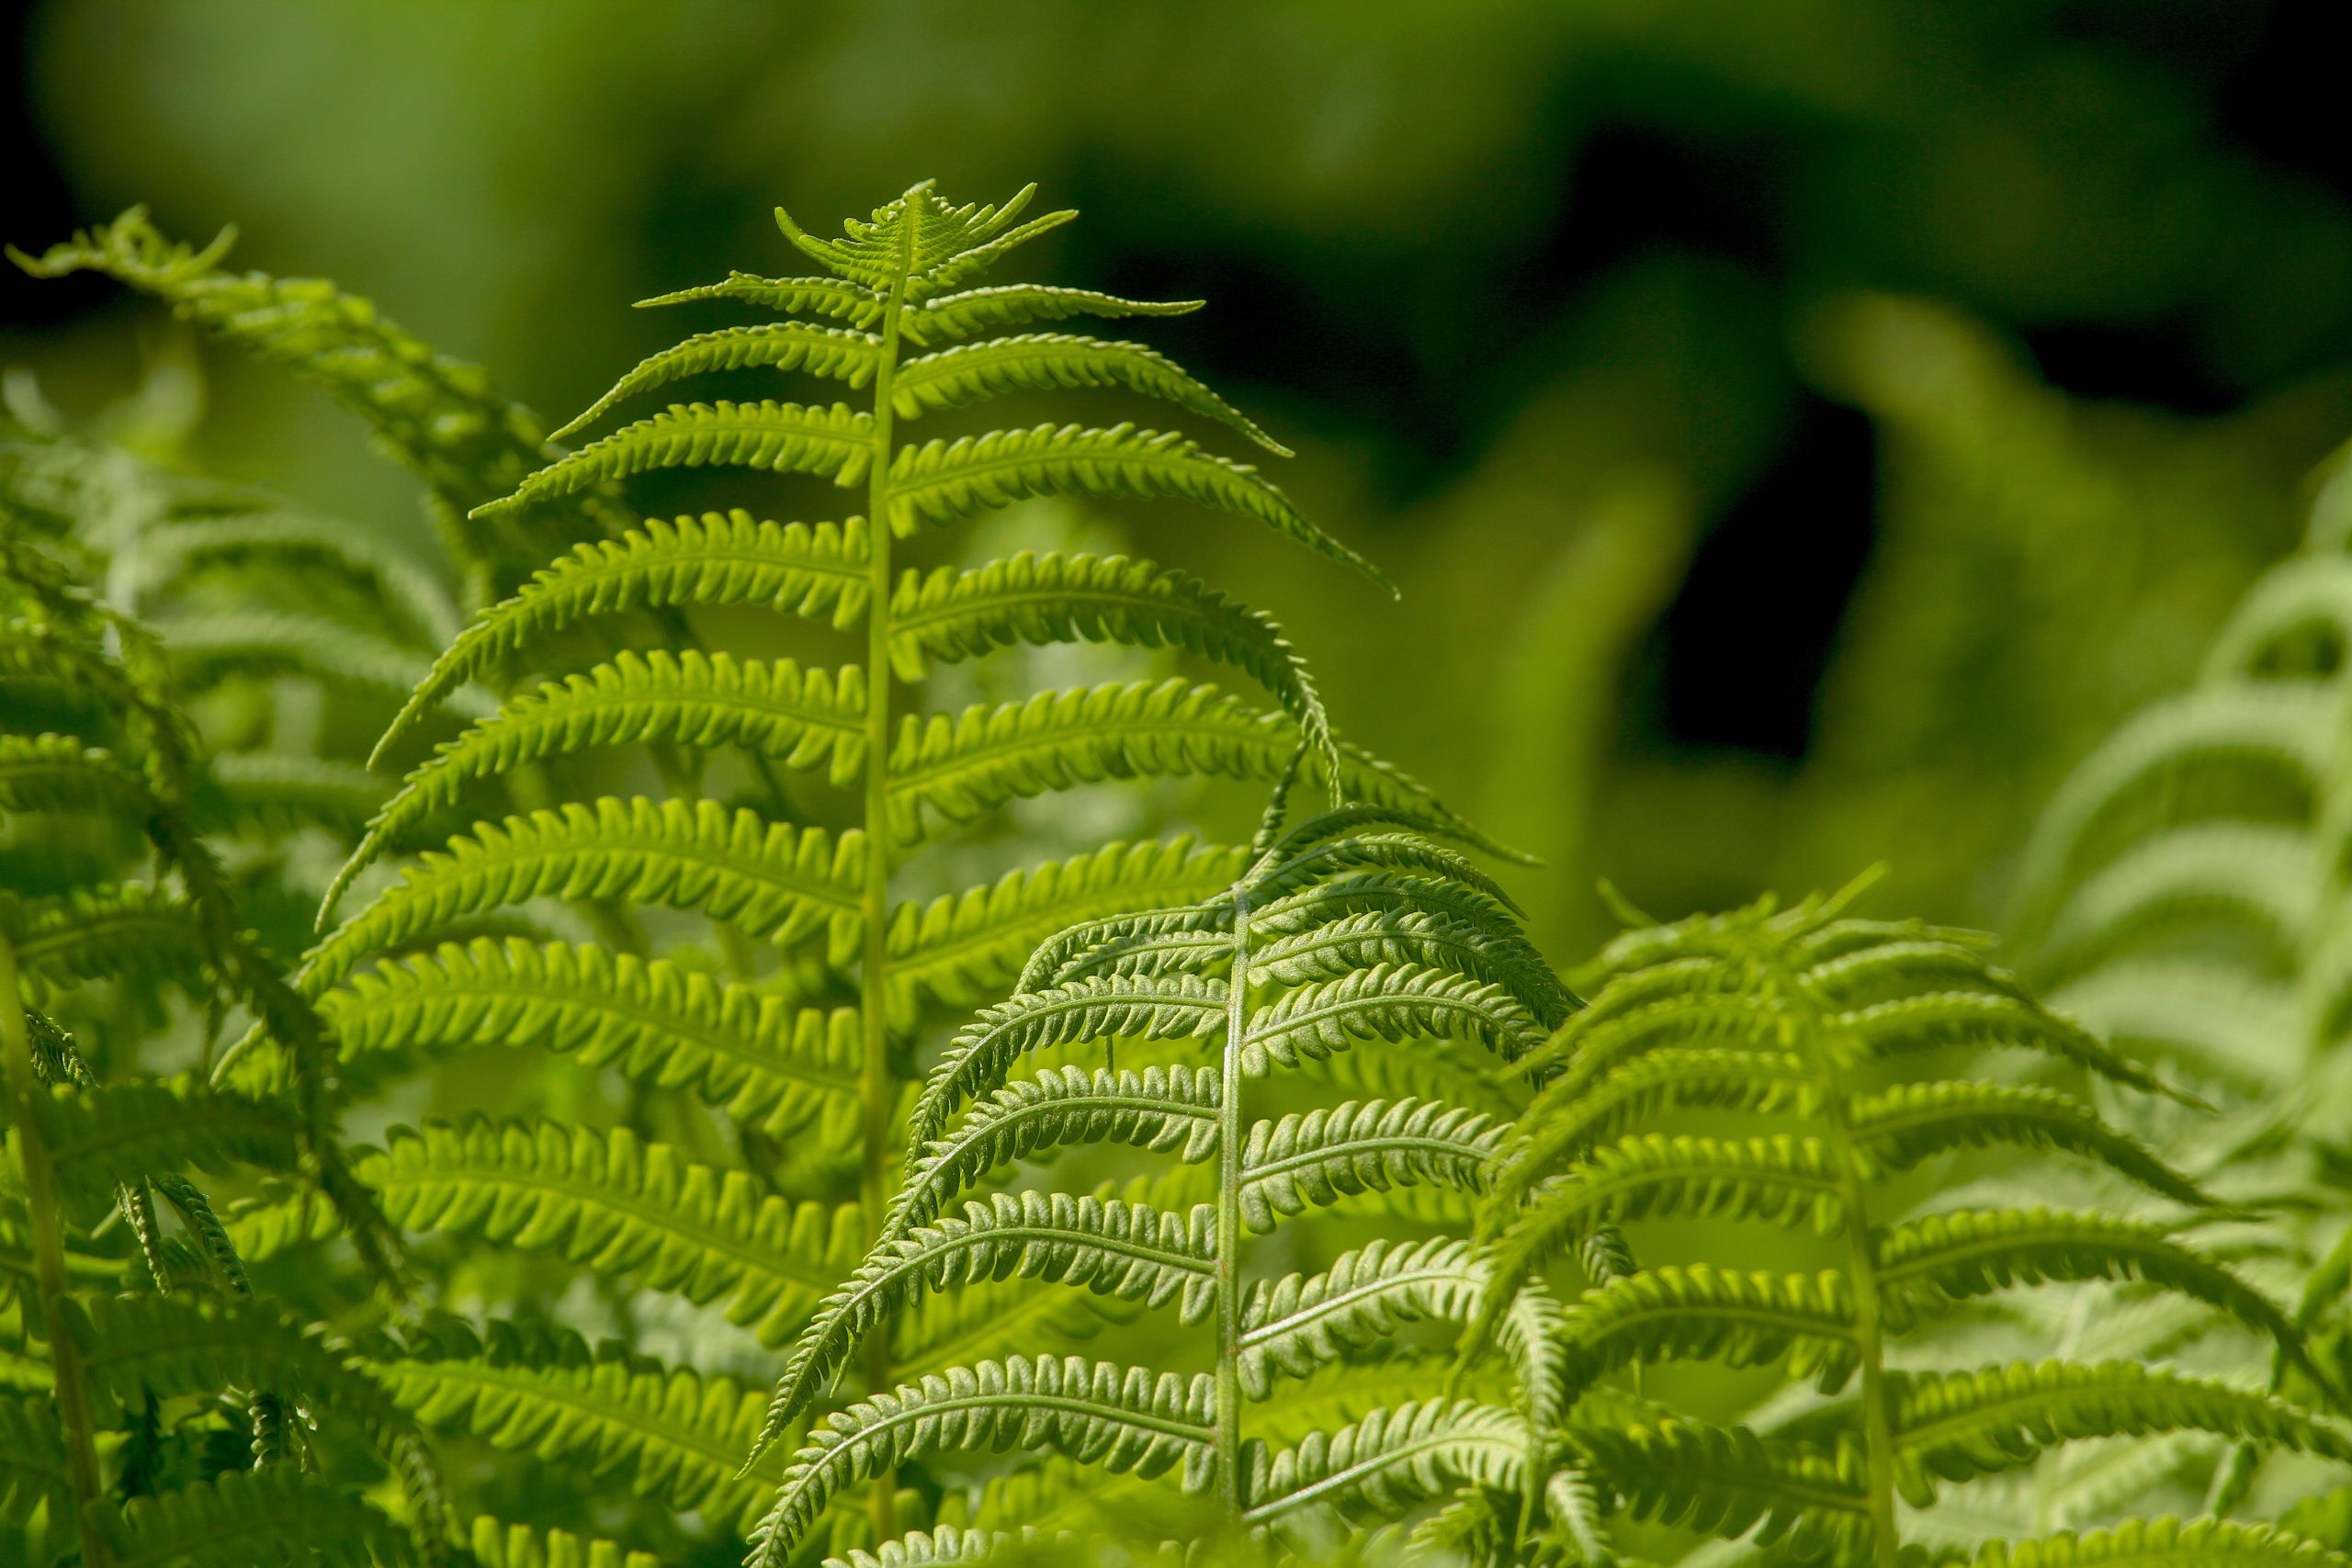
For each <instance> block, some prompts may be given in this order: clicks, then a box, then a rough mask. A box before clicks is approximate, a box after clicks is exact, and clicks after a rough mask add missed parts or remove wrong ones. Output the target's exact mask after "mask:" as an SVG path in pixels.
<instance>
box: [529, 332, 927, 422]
mask: <svg viewBox="0 0 2352 1568" xmlns="http://www.w3.org/2000/svg"><path fill="white" fill-rule="evenodd" d="M881 346H882V343H881V339H879V338H877V337H876V336H875V335H874V334H873V333H866V332H858V331H855V330H854V329H843V328H840V327H812V326H807V325H803V324H802V323H800V322H797V321H771V322H763V323H762V324H760V325H758V326H750V327H724V328H721V329H720V330H718V331H717V332H709V333H695V335H694V336H693V337H690V338H688V339H686V340H685V341H684V343H681V344H676V345H675V346H674V347H671V348H665V349H662V351H661V352H659V353H657V354H653V355H648V356H647V357H646V358H645V360H644V361H643V362H641V363H640V364H639V366H638V367H637V368H636V369H634V370H631V371H630V372H629V373H628V375H626V376H624V377H622V378H620V380H619V382H618V383H616V385H615V386H614V388H613V389H612V390H611V391H609V392H606V393H605V395H604V396H603V397H601V398H598V399H597V400H595V401H594V403H591V404H590V405H589V406H588V407H587V408H586V409H584V410H582V412H580V413H579V414H577V415H575V416H574V417H573V418H572V420H571V423H568V424H566V425H564V426H563V428H562V429H560V430H558V431H556V432H555V433H554V438H555V439H556V440H559V441H560V440H563V439H564V438H566V437H567V436H569V435H571V434H572V433H573V432H574V431H577V430H582V429H584V428H586V427H587V426H589V425H591V424H594V423H596V422H597V421H598V420H600V419H602V418H603V417H604V416H605V412H606V411H607V410H609V409H611V408H612V407H613V406H614V405H616V404H617V403H620V402H622V401H624V400H628V399H629V398H633V397H636V396H637V395H638V394H639V393H640V392H647V391H650V390H652V389H654V388H656V387H666V386H668V385H669V384H670V383H671V382H673V381H679V380H684V378H687V377H689V376H700V375H705V374H707V373H708V372H710V371H713V370H741V369H743V368H746V367H754V366H756V367H767V368H770V369H775V370H797V371H801V372H804V373H806V374H808V375H810V376H822V377H826V378H830V379H832V380H835V381H840V382H842V383H843V384H844V385H846V386H849V387H852V388H857V387H863V386H865V384H866V383H867V382H869V381H871V380H873V379H874V372H875V369H876V367H877V366H878V365H879V364H880V362H881V354H880V349H881Z"/></svg>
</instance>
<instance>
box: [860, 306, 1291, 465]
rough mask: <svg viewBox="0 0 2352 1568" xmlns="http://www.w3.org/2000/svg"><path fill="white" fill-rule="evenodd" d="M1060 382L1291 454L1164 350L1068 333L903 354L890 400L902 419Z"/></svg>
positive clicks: (1051, 386)
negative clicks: (1104, 390) (1211, 423)
mask: <svg viewBox="0 0 2352 1568" xmlns="http://www.w3.org/2000/svg"><path fill="white" fill-rule="evenodd" d="M1061 387H1118V388H1124V389H1126V390H1127V391H1130V392H1135V393H1137V394H1139V395H1141V396H1143V397H1147V398H1159V399H1161V400H1165V401H1168V402H1171V403H1174V404H1175V405H1176V406H1177V407H1179V408H1181V409H1183V410H1185V411H1186V412H1191V413H1196V414H1200V415H1203V416H1204V417H1205V418H1208V419H1213V420H1216V422H1218V423H1221V424H1226V425H1229V426H1231V427H1232V428H1233V429H1235V430H1238V431H1239V432H1240V433H1241V434H1244V435H1246V436H1248V437H1249V438H1250V440H1252V441H1254V442H1256V443H1257V444H1258V445H1259V446H1263V447H1264V448H1265V449H1266V450H1267V451H1269V452H1272V453H1273V454H1274V455H1275V456H1276V457H1289V456H1291V451H1290V448H1289V447H1287V446H1283V444H1282V443H1280V442H1278V441H1276V440H1275V439H1274V438H1273V437H1272V436H1271V435H1269V434H1266V433H1265V432H1264V431H1263V430H1261V429H1260V428H1259V427H1258V424H1257V423H1256V422H1255V421H1254V420H1251V419H1250V417H1249V416H1248V415H1246V414H1244V413H1243V412H1241V411H1240V410H1239V409H1237V408H1235V407H1234V406H1233V405H1232V404H1231V403H1228V402H1227V401H1226V400H1224V399H1223V398H1220V397H1218V396H1217V395H1216V393H1215V392H1212V391H1210V390H1209V389H1207V388H1206V387H1204V386H1203V385H1202V384H1201V383H1200V382H1199V381H1197V380H1195V379H1193V377H1192V376H1191V375H1190V374H1189V373H1187V372H1186V371H1185V370H1184V369H1183V368H1182V367H1181V366H1179V365H1178V364H1177V363H1176V362H1175V361H1174V360H1172V359H1170V358H1169V357H1168V356H1167V355H1163V354H1160V353H1159V352H1158V351H1157V350H1154V349H1150V348H1147V347H1145V346H1144V345H1143V344H1139V343H1116V342H1109V341H1105V340H1104V339H1102V338H1096V337H1087V336H1083V335H1080V334H1077V333H1017V334H1015V335H1013V336H1011V337H999V338H990V339H989V340H988V341H987V342H984V343H972V344H958V345H956V347H953V348H946V349H942V350H940V351H939V352H938V353H935V354H928V355H923V356H922V358H920V359H911V360H909V361H908V362H907V363H906V364H904V365H902V366H900V367H899V373H898V379H897V380H896V381H895V382H894V383H893V384H892V386H891V394H892V395H891V403H892V406H893V407H894V408H895V409H896V410H897V412H899V415H900V416H901V417H902V418H907V419H912V418H914V417H915V416H916V415H918V414H920V413H922V412H923V411H925V410H927V409H953V408H962V407H963V406H965V405H966V404H967V403H973V402H978V401H979V400H981V399H983V398H991V397H997V396H1000V395H1001V394H1003V393H1006V392H1042V391H1051V390H1053V389H1057V388H1061Z"/></svg>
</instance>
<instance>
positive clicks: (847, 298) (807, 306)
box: [637, 272, 886, 328]
mask: <svg viewBox="0 0 2352 1568" xmlns="http://www.w3.org/2000/svg"><path fill="white" fill-rule="evenodd" d="M706 299H732V300H738V301H740V302H741V303H743V304H746V305H761V306H764V307H766V308H767V309H768V310H775V311H778V312H782V313H786V314H791V315H811V316H823V317H826V318H828V319H830V320H832V321H847V322H849V324H850V325H851V326H852V327H855V328H865V327H871V326H873V325H875V324H876V322H878V321H881V320H882V316H883V312H884V310H885V308H886V307H885V301H884V300H883V298H882V296H880V295H878V294H876V293H875V292H874V291H873V290H872V289H870V288H865V287H864V286H863V285H860V284H856V283H852V282H849V281H847V280H846V279H843V278H838V277H761V276H757V275H755V274H752V273H748V272H736V273H730V274H729V275H728V278H727V281H726V282H724V283H705V284H698V285H696V286H695V287H694V288H681V289H677V290H675V291H674V292H673V293H669V294H660V295H656V296H655V297H654V298H652V299H640V300H639V301H638V302H637V305H638V309H639V310H647V309H650V308H651V307H653V306H657V305H691V304H699V303H700V302H702V301H704V300H706Z"/></svg>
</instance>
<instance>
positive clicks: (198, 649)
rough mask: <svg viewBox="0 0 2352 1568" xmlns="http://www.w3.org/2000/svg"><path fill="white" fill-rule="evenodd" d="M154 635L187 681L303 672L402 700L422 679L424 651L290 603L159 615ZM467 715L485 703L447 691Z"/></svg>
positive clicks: (177, 675) (481, 709)
mask: <svg viewBox="0 0 2352 1568" xmlns="http://www.w3.org/2000/svg"><path fill="white" fill-rule="evenodd" d="M155 631H156V635H157V636H158V637H161V638H162V639H163V641H164V646H165V647H166V648H167V649H170V657H171V662H172V670H173V673H174V675H175V678H176V679H177V680H178V682H180V683H181V684H182V685H184V686H192V685H202V684H206V683H209V682H213V681H216V680H218V679H220V678H221V677H222V676H224V675H231V674H235V675H251V676H275V675H300V676H303V677H306V678H308V679H310V680H313V681H317V682H322V684H325V685H328V686H332V687H335V688H337V689H340V690H345V691H351V692H356V693H358V694H361V695H363V696H368V697H374V698H377V699H379V700H380V701H384V702H388V703H398V702H401V701H402V700H404V699H405V698H406V697H407V696H408V694H409V693H410V692H412V691H413V690H414V689H415V687H416V683H417V682H419V681H421V680H422V679H424V673H425V670H426V664H425V661H424V658H423V656H421V655H419V654H418V653H417V652H416V651H415V650H413V649H409V648H405V647H403V646H401V644H399V643H397V642H393V641H392V640H390V638H388V637H379V636H377V635H375V634H373V633H371V632H366V631H360V630H356V629H355V628H353V627H352V626H349V625H347V624H346V623H345V622H342V621H338V620H332V619H329V618H328V617H326V616H323V615H304V614H300V613H298V612H294V611H287V610H238V611H233V612H228V613H224V614H220V615H201V616H199V615H185V616H178V617H175V618H173V619H169V620H165V621H162V622H159V623H158V624H157V626H156V628H155ZM450 702H451V704H452V705H454V706H455V707H457V708H458V711H460V712H462V713H464V714H465V715H466V716H468V717H469V718H472V717H480V716H482V715H484V714H486V713H487V712H488V711H489V709H488V708H487V706H486V705H483V704H482V703H481V702H479V701H477V700H476V699H475V698H474V696H473V695H472V694H469V693H465V692H458V693H454V694H452V695H451V697H450Z"/></svg>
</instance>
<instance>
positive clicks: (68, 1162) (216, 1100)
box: [30, 1073, 301, 1202]
mask: <svg viewBox="0 0 2352 1568" xmlns="http://www.w3.org/2000/svg"><path fill="white" fill-rule="evenodd" d="M30 1109H31V1112H32V1114H33V1115H34V1116H35V1117H36V1118H38V1120H39V1123H40V1130H41V1136H42V1138H43V1139H44V1140H45V1141H46V1142H47V1143H48V1144H49V1145H50V1149H51V1158H52V1159H53V1160H54V1162H55V1165H56V1175H57V1179H58V1184H59V1186H60V1188H61V1190H63V1191H65V1192H67V1193H69V1194H72V1195H73V1196H74V1197H76V1198H78V1199H80V1200H81V1201H85V1202H112V1201H114V1197H115V1192H116V1190H117V1189H119V1188H120V1187H123V1186H126V1185H130V1184H133V1183H142V1182H145V1181H148V1180H150V1179H153V1178H154V1177H156V1176H157V1175H159V1174H161V1173H163V1172H166V1171H170V1170H175V1169H181V1168H187V1167H190V1166H194V1167H197V1168H201V1169H205V1170H216V1171H217V1170H226V1169H230V1168H234V1167H237V1166H252V1167H254V1168H258V1169H261V1170H265V1171H275V1172H290V1171H292V1170H293V1169H294V1168H295V1158H296V1151H297V1148H298V1145H299V1144H300V1131H301V1126H300V1119H299V1118H297V1117H296V1116H295V1115H294V1114H293V1113H292V1112H291V1111H288V1109H287V1108H285V1107H283V1106H280V1105H276V1104H272V1103H269V1102H267V1101H264V1100H250V1099H247V1098H246V1097H245V1096H243V1095H241V1094H236V1093H232V1092H230V1091H228V1090H224V1089H214V1088H212V1087H211V1086H210V1085H209V1084H208V1083H207V1082H205V1081H204V1079H203V1078H202V1077H201V1076H199V1075H198V1074H194V1073H184V1074H182V1075H180V1076H179V1077H173V1078H146V1079H132V1080H130V1081H127V1082H123V1083H112V1084H92V1085H76V1086H71V1087H68V1086H60V1087H59V1088H57V1089H53V1090H52V1091H51V1099H49V1100H47V1101H45V1102H44V1101H41V1100H35V1101H34V1102H33V1104H32V1106H31V1107H30Z"/></svg>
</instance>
